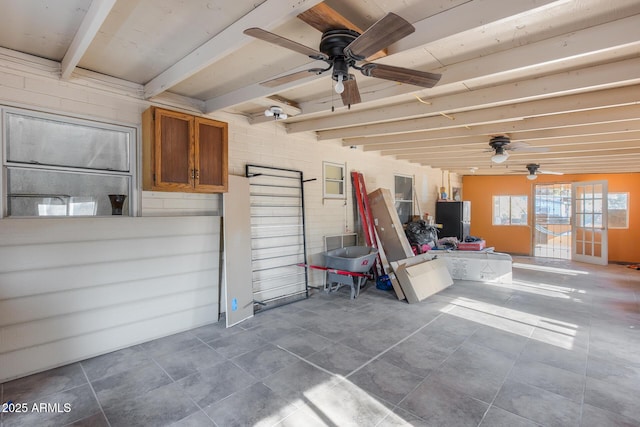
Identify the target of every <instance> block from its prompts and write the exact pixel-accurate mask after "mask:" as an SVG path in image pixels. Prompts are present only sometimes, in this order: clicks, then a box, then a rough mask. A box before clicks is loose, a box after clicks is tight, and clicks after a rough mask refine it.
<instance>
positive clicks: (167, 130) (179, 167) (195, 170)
mask: <svg viewBox="0 0 640 427" xmlns="http://www.w3.org/2000/svg"><path fill="white" fill-rule="evenodd" d="M227 144H228V127H227V123H224V122H219V121H216V120H211V119H207V118H204V117H196V116H192V115H190V114H185V113H180V112H176V111H170V110H165V109H162V108H158V107H151V108H149V109H148V110H146V111H145V112H144V113H143V114H142V146H143V151H142V175H143V177H142V188H143V190H151V191H180V192H198V193H222V192H226V191H227V174H228V169H227V162H228V154H227Z"/></svg>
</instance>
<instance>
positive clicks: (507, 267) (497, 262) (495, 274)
mask: <svg viewBox="0 0 640 427" xmlns="http://www.w3.org/2000/svg"><path fill="white" fill-rule="evenodd" d="M423 255H425V256H426V257H431V258H435V257H438V259H441V260H444V261H445V262H446V263H447V267H448V268H449V273H450V274H451V277H452V278H453V279H454V280H472V281H477V282H493V283H511V281H512V279H513V274H512V264H513V260H512V258H511V255H509V254H503V253H500V252H474V251H429V252H427V253H426V254H423Z"/></svg>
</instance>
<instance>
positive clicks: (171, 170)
mask: <svg viewBox="0 0 640 427" xmlns="http://www.w3.org/2000/svg"><path fill="white" fill-rule="evenodd" d="M193 145H194V140H193V117H192V116H189V115H188V114H182V113H176V112H173V111H165V110H160V109H157V110H156V129H155V155H156V158H155V161H156V164H155V174H156V177H155V188H156V189H158V190H169V191H179V190H186V191H190V190H192V188H193V176H194V175H195V166H194V163H193Z"/></svg>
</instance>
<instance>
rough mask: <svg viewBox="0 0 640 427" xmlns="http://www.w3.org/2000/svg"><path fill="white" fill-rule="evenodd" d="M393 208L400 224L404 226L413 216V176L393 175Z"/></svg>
mask: <svg viewBox="0 0 640 427" xmlns="http://www.w3.org/2000/svg"><path fill="white" fill-rule="evenodd" d="M394 183H395V186H394V189H395V191H394V195H395V198H394V199H395V203H394V205H395V208H396V211H397V212H398V217H400V222H402V223H403V224H406V223H408V222H410V221H411V218H412V216H413V176H407V175H394Z"/></svg>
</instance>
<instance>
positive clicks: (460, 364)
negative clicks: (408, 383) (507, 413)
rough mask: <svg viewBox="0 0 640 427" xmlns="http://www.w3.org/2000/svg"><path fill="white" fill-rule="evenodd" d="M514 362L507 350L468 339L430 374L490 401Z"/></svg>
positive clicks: (454, 386) (466, 392)
mask: <svg viewBox="0 0 640 427" xmlns="http://www.w3.org/2000/svg"><path fill="white" fill-rule="evenodd" d="M513 364H514V359H513V358H512V357H510V356H508V355H506V354H505V353H502V352H500V351H497V350H492V349H490V348H487V347H482V346H479V345H476V344H469V343H465V344H463V345H462V346H461V347H460V348H458V349H457V350H456V351H455V352H454V353H453V354H452V355H451V356H449V358H448V359H447V360H446V361H445V362H444V363H443V364H442V365H441V366H440V367H438V368H437V369H436V370H435V371H434V372H433V373H432V374H431V376H430V377H429V378H433V379H436V380H438V381H439V382H440V383H442V384H444V385H446V386H448V387H450V388H453V389H456V390H458V391H460V392H462V393H465V394H467V395H469V396H471V397H474V398H476V399H479V400H482V401H484V402H487V403H490V402H491V401H492V400H493V398H494V397H495V395H496V393H497V392H498V390H499V389H500V386H501V385H502V382H503V381H504V378H505V377H506V376H507V373H508V372H509V370H510V369H511V367H512V366H513Z"/></svg>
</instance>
